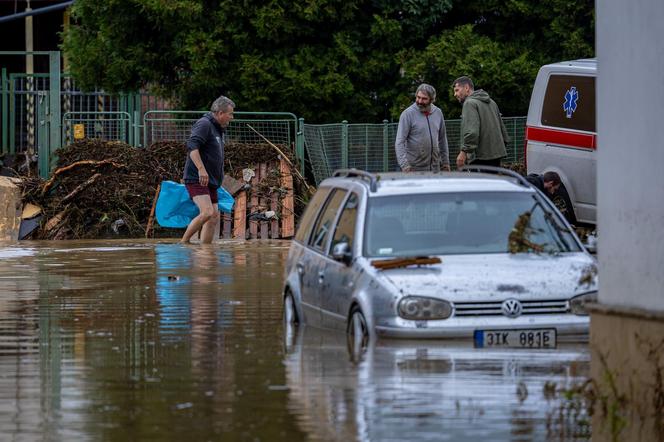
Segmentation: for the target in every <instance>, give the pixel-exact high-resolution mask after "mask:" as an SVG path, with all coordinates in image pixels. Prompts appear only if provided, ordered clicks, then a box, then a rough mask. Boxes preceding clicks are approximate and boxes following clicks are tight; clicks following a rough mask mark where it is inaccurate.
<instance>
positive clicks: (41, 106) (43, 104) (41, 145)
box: [37, 92, 50, 179]
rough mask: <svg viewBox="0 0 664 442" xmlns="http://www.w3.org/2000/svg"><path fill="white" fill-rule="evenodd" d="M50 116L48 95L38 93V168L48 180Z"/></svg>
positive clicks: (41, 175)
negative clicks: (48, 117)
mask: <svg viewBox="0 0 664 442" xmlns="http://www.w3.org/2000/svg"><path fill="white" fill-rule="evenodd" d="M47 114H48V94H47V93H46V92H38V93H37V122H38V123H39V129H38V131H37V158H38V163H37V166H38V168H39V176H40V177H41V178H43V179H47V178H48V175H49V172H50V168H49V143H48V138H49V134H50V131H49V127H48V125H49V121H48V119H47Z"/></svg>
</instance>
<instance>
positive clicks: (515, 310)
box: [500, 299, 523, 318]
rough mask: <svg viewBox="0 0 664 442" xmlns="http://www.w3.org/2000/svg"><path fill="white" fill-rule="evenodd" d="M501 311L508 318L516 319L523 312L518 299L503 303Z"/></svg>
mask: <svg viewBox="0 0 664 442" xmlns="http://www.w3.org/2000/svg"><path fill="white" fill-rule="evenodd" d="M500 309H501V310H502V311H503V315H505V316H507V317H508V318H516V317H517V316H520V315H521V312H522V310H523V308H522V307H521V303H520V302H519V301H517V300H516V299H507V300H505V301H503V304H502V305H501V306H500Z"/></svg>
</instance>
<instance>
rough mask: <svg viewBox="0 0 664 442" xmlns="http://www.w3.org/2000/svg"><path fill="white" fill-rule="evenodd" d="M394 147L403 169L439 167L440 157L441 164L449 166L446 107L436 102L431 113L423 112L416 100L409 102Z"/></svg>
mask: <svg viewBox="0 0 664 442" xmlns="http://www.w3.org/2000/svg"><path fill="white" fill-rule="evenodd" d="M394 149H395V150H396V154H397V161H398V162H399V166H400V167H401V169H405V168H407V167H410V168H411V169H412V170H433V171H437V170H440V168H441V157H442V165H443V166H449V165H450V155H449V148H448V146H447V134H446V133H445V118H444V117H443V111H442V110H440V108H438V107H436V106H434V105H433V104H432V105H431V111H430V112H428V113H424V112H421V111H420V110H419V108H418V107H417V104H415V103H413V104H412V105H410V106H408V107H407V108H406V110H404V111H403V112H402V113H401V116H400V117H399V128H398V129H397V139H396V142H395V144H394ZM441 154H442V155H441Z"/></svg>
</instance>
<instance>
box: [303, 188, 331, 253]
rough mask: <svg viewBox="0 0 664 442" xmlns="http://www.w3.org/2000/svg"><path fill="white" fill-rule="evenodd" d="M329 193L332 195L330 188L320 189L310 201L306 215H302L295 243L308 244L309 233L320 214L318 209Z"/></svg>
mask: <svg viewBox="0 0 664 442" xmlns="http://www.w3.org/2000/svg"><path fill="white" fill-rule="evenodd" d="M329 193H330V188H329V187H320V188H319V189H318V191H317V192H316V193H315V194H314V196H313V197H312V198H311V201H309V204H307V208H306V209H305V211H304V215H302V218H301V219H300V223H299V224H298V226H297V232H296V233H295V241H299V242H302V243H306V242H307V238H308V237H309V232H310V231H311V225H312V224H313V223H314V220H315V219H316V215H317V214H318V209H320V206H321V205H322V204H323V203H324V202H325V199H326V197H327V195H328V194H329Z"/></svg>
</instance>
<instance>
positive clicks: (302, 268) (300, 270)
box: [295, 262, 304, 275]
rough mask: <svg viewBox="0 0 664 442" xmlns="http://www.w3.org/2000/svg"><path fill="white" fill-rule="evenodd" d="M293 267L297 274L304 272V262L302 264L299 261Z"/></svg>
mask: <svg viewBox="0 0 664 442" xmlns="http://www.w3.org/2000/svg"><path fill="white" fill-rule="evenodd" d="M295 268H296V269H297V273H298V274H300V275H302V274H303V273H304V264H302V263H301V262H298V263H297V264H295Z"/></svg>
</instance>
